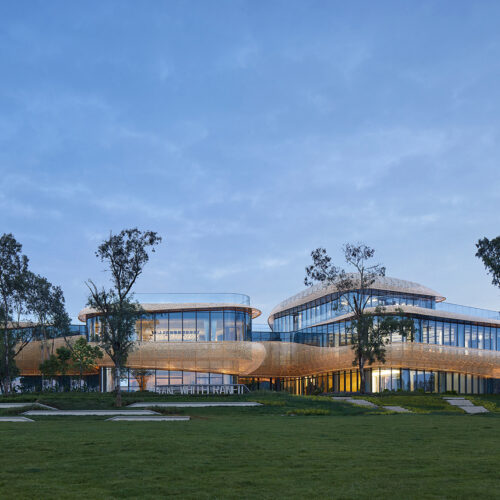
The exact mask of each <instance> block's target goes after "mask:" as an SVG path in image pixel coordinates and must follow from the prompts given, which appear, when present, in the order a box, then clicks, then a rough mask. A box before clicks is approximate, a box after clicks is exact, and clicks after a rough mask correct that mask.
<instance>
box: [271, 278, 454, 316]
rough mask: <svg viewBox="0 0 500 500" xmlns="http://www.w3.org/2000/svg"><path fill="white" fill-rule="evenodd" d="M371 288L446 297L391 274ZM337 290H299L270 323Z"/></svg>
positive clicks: (279, 307) (319, 286)
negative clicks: (283, 314) (280, 314)
mask: <svg viewBox="0 0 500 500" xmlns="http://www.w3.org/2000/svg"><path fill="white" fill-rule="evenodd" d="M351 276H353V277H354V276H355V275H354V273H352V274H351ZM369 288H370V289H375V290H386V291H391V292H402V293H411V294H413V295H424V296H426V297H433V298H434V299H435V300H436V302H442V301H443V300H445V299H446V297H443V296H442V295H440V294H439V293H437V292H436V291H434V290H432V289H431V288H428V287H426V286H424V285H421V284H419V283H415V282H413V281H406V280H401V279H399V278H391V277H389V276H378V277H377V278H376V279H375V281H374V283H373V284H372V285H370V287H369ZM336 291H337V286H336V285H335V283H333V284H331V285H325V284H323V283H317V284H316V285H313V286H311V287H309V288H306V289H305V290H303V291H302V292H299V293H297V294H295V295H292V296H291V297H289V298H288V299H285V300H283V301H282V302H280V303H279V304H278V305H277V306H276V307H274V309H273V310H272V311H271V314H270V315H269V318H268V323H269V324H272V321H273V319H274V316H275V315H276V314H278V313H280V312H283V311H286V310H287V309H291V308H293V307H298V306H301V305H303V304H306V303H307V302H311V301H313V300H315V299H318V298H320V297H323V296H325V295H329V294H331V293H335V292H336Z"/></svg>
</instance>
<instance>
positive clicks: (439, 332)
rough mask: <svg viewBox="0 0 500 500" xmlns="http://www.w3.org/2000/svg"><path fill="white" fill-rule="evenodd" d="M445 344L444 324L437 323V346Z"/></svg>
mask: <svg viewBox="0 0 500 500" xmlns="http://www.w3.org/2000/svg"><path fill="white" fill-rule="evenodd" d="M442 343H443V322H442V321H436V344H442Z"/></svg>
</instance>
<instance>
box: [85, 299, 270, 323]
mask: <svg viewBox="0 0 500 500" xmlns="http://www.w3.org/2000/svg"><path fill="white" fill-rule="evenodd" d="M141 307H142V308H143V309H144V311H145V312H147V313H153V312H170V311H191V310H198V309H199V310H206V309H228V308H231V309H237V310H241V309H243V310H246V311H248V312H250V313H251V315H252V319H255V318H257V317H259V316H260V315H261V314H262V312H261V311H260V310H259V309H256V308H255V307H250V306H245V305H242V304H229V303H228V304H223V303H193V302H191V303H186V304H177V303H158V304H151V303H148V304H141ZM94 316H99V313H98V312H97V311H96V310H95V309H92V308H90V307H86V308H85V309H82V310H81V311H80V312H79V313H78V319H79V320H80V321H83V322H84V323H85V322H86V321H87V319H88V318H92V317H94Z"/></svg>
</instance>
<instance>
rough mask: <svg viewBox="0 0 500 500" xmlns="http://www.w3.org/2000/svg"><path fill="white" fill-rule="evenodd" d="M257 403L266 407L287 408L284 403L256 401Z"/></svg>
mask: <svg viewBox="0 0 500 500" xmlns="http://www.w3.org/2000/svg"><path fill="white" fill-rule="evenodd" d="M255 402H256V403H260V404H261V405H264V406H285V404H286V403H285V402H284V401H265V400H255Z"/></svg>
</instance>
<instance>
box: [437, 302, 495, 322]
mask: <svg viewBox="0 0 500 500" xmlns="http://www.w3.org/2000/svg"><path fill="white" fill-rule="evenodd" d="M436 309H437V310H438V311H447V312H452V313H457V314H465V315H467V316H475V317H477V318H486V319H498V320H500V312H499V311H492V310H490V309H480V308H478V307H469V306H462V305H460V304H452V303H450V302H436Z"/></svg>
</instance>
